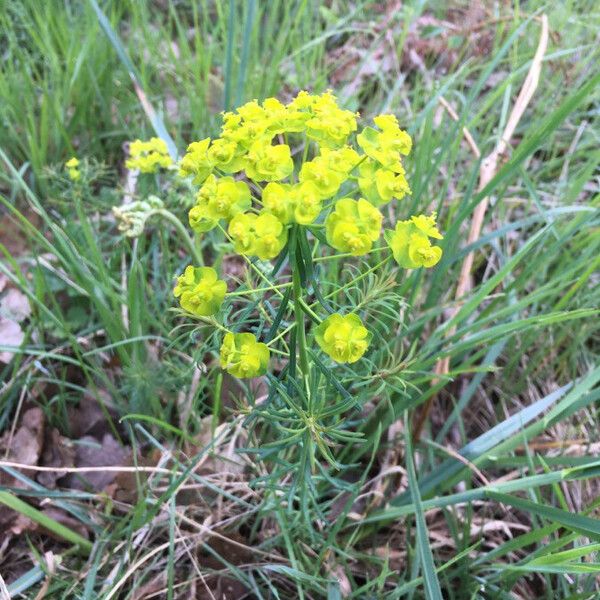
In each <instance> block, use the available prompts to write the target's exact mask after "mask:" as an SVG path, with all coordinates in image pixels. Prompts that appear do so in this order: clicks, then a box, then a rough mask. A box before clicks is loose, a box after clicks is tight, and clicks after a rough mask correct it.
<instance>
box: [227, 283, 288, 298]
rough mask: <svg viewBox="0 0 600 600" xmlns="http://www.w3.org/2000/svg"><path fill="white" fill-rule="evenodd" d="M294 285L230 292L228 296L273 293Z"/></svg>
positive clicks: (285, 284) (281, 284)
mask: <svg viewBox="0 0 600 600" xmlns="http://www.w3.org/2000/svg"><path fill="white" fill-rule="evenodd" d="M290 285H292V284H291V283H280V284H279V285H272V286H269V287H262V288H256V289H252V290H242V291H240V292H228V293H227V294H226V295H227V296H245V295H247V294H255V293H257V292H272V291H274V290H278V289H281V288H287V287H290Z"/></svg>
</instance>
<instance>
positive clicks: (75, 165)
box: [65, 156, 81, 181]
mask: <svg viewBox="0 0 600 600" xmlns="http://www.w3.org/2000/svg"><path fill="white" fill-rule="evenodd" d="M65 168H66V169H67V173H68V175H69V179H70V180H71V181H79V180H80V179H81V171H80V170H79V159H77V158H76V157H75V156H74V157H73V158H70V159H69V160H68V161H67V162H66V163H65Z"/></svg>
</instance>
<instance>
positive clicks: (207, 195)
mask: <svg viewBox="0 0 600 600" xmlns="http://www.w3.org/2000/svg"><path fill="white" fill-rule="evenodd" d="M196 200H197V204H196V206H194V207H192V208H191V209H190V212H189V220H190V227H191V228H192V229H193V230H194V231H197V232H198V233H202V232H204V231H209V230H210V229H212V228H213V227H215V226H216V225H217V223H218V222H219V220H221V219H224V220H226V221H229V220H230V219H231V218H232V217H233V216H234V215H236V214H237V213H239V212H243V211H244V210H247V209H248V208H250V206H251V205H252V200H251V198H250V188H248V185H247V184H246V183H244V182H243V181H236V180H235V179H233V177H222V178H221V179H217V178H216V177H215V176H214V175H209V176H208V178H207V179H206V181H205V182H204V185H203V186H202V187H201V188H200V191H199V192H198V194H197V196H196Z"/></svg>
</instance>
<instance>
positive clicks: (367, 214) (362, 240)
mask: <svg viewBox="0 0 600 600" xmlns="http://www.w3.org/2000/svg"><path fill="white" fill-rule="evenodd" d="M382 220H383V215H382V214H381V213H380V212H379V211H378V210H377V209H376V208H375V207H374V206H373V205H372V204H371V203H369V202H367V201H366V200H364V199H363V198H360V199H359V200H358V201H356V200H352V199H351V198H343V199H342V200H338V201H337V202H336V203H335V210H334V211H333V212H332V213H331V214H330V215H329V216H328V217H327V219H326V220H325V232H326V235H327V242H328V243H329V244H330V245H331V246H333V247H334V248H335V249H336V250H339V251H340V252H349V253H350V254H353V255H354V256H360V255H361V254H366V253H367V252H369V250H371V248H372V247H373V242H375V241H376V240H377V239H378V238H379V234H380V231H381V222H382Z"/></svg>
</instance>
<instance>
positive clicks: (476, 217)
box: [413, 15, 548, 441]
mask: <svg viewBox="0 0 600 600" xmlns="http://www.w3.org/2000/svg"><path fill="white" fill-rule="evenodd" d="M541 24H542V32H541V35H540V41H539V43H538V47H537V50H536V52H535V55H534V57H533V61H532V62H531V67H530V68H529V72H528V73H527V77H526V78H525V81H524V83H523V87H522V88H521V91H520V92H519V96H518V97H517V100H516V102H515V105H514V107H513V109H512V111H511V113H510V116H509V118H508V122H507V123H506V127H505V128H504V131H503V133H502V135H501V136H500V139H499V141H498V143H497V144H496V147H495V148H494V150H493V151H492V152H491V153H490V154H489V155H488V156H487V157H486V158H484V159H483V161H482V163H481V167H480V170H479V186H478V190H479V191H481V190H483V189H485V187H486V186H487V185H488V183H489V182H490V181H491V180H492V179H493V178H494V177H495V175H496V173H497V171H498V163H499V162H500V159H501V158H502V157H503V156H505V155H506V153H507V150H508V148H509V146H510V140H511V138H512V136H513V134H514V132H515V129H516V128H517V125H518V124H519V121H520V120H521V117H522V116H523V113H524V112H525V109H526V108H527V106H528V105H529V102H530V101H531V98H532V97H533V94H534V92H535V90H536V88H537V86H538V83H539V80H540V73H541V70H542V60H543V58H544V55H545V54H546V48H547V47H548V17H547V16H546V15H542V17H541ZM441 103H442V105H443V106H444V107H445V108H446V110H448V108H450V109H451V107H450V106H449V105H448V104H447V102H446V103H445V104H444V102H441ZM449 112H450V111H449ZM450 115H451V116H452V112H450ZM454 115H455V116H456V118H458V115H456V113H454ZM453 118H454V117H453ZM467 133H468V132H467ZM465 138H466V139H467V142H468V143H469V145H470V146H471V149H472V150H473V153H474V154H475V156H480V153H479V148H477V145H476V144H475V142H474V140H473V138H472V137H471V136H470V134H469V136H468V137H467V136H466V135H465ZM489 202H490V198H489V196H486V197H485V198H483V199H482V200H481V202H480V203H479V204H478V205H477V207H476V208H475V211H474V212H473V220H472V222H471V229H470V231H469V236H468V238H467V245H470V244H473V243H474V242H476V241H477V240H478V239H479V235H480V233H481V228H482V226H483V221H484V218H485V213H486V211H487V208H488V205H489ZM474 258H475V254H474V252H469V254H467V256H465V259H464V261H463V264H462V268H461V270H460V275H459V278H458V284H457V286H456V293H455V295H454V298H455V300H456V302H455V304H454V306H453V307H452V309H451V310H450V315H449V319H453V318H454V316H455V315H456V314H457V313H458V311H459V310H460V306H461V301H462V299H463V297H464V296H465V294H467V293H468V292H469V290H470V289H471V287H472V283H471V269H472V268H473V260H474ZM455 332H456V327H451V328H450V329H449V330H448V337H451V336H452V335H454V333H455ZM449 370H450V358H449V357H445V358H443V359H441V360H440V361H438V363H437V364H436V367H435V372H436V374H437V375H439V376H440V377H444V376H446V375H447V374H448V372H449ZM437 381H438V378H436V379H435V380H434V381H433V383H434V385H435V383H437ZM434 399H435V396H432V397H431V398H430V399H429V400H428V401H427V403H426V404H425V406H424V407H423V410H422V411H421V412H420V413H419V414H418V416H417V419H416V420H415V425H414V427H413V437H414V439H415V441H417V440H418V439H419V438H420V437H421V432H422V430H423V426H424V425H425V421H426V420H427V418H428V416H429V412H430V411H431V406H432V404H433V401H434Z"/></svg>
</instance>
